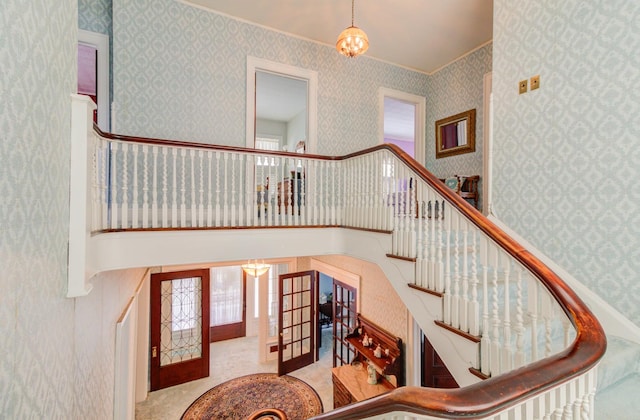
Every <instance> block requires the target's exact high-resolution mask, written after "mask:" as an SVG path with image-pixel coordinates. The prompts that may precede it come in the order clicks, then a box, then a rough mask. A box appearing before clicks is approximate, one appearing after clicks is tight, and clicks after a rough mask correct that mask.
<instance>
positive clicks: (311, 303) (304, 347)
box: [278, 271, 318, 375]
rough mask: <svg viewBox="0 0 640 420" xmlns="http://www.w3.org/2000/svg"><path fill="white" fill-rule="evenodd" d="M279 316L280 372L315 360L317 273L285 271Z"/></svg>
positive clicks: (280, 373) (281, 286) (282, 372)
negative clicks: (287, 272) (286, 272)
mask: <svg viewBox="0 0 640 420" xmlns="http://www.w3.org/2000/svg"><path fill="white" fill-rule="evenodd" d="M279 279H280V287H279V290H280V301H279V319H278V330H279V331H278V332H279V334H278V335H279V337H278V375H286V374H287V373H289V372H293V371H294V370H297V369H300V368H302V367H304V366H307V365H310V364H311V363H313V362H315V361H316V357H317V351H316V347H315V334H316V331H317V322H318V321H317V317H318V315H317V311H316V306H317V302H316V295H317V289H318V272H317V271H304V272H298V273H289V274H282V275H280V276H279Z"/></svg>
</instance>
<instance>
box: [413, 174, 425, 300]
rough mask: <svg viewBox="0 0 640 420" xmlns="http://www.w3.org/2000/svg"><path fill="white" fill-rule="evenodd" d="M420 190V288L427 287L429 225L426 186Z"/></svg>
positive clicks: (418, 277) (418, 252)
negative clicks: (427, 220) (426, 212)
mask: <svg viewBox="0 0 640 420" xmlns="http://www.w3.org/2000/svg"><path fill="white" fill-rule="evenodd" d="M419 185H420V188H419V189H418V206H419V207H418V239H417V240H418V249H417V255H418V258H417V259H416V279H415V284H416V285H418V286H420V287H425V285H426V284H427V280H426V272H425V271H426V266H427V248H428V247H427V243H426V241H427V239H428V237H427V223H426V219H425V208H424V203H425V197H424V195H425V186H424V184H423V183H422V182H421V183H420V184H419Z"/></svg>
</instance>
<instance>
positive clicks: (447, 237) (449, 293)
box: [432, 196, 453, 325]
mask: <svg viewBox="0 0 640 420" xmlns="http://www.w3.org/2000/svg"><path fill="white" fill-rule="evenodd" d="M432 212H433V213H432V214H433V216H432V217H433V218H434V219H435V220H436V223H437V230H436V240H437V244H436V248H435V252H436V258H435V262H436V264H435V270H434V273H438V272H439V271H440V270H438V267H441V266H442V265H443V263H444V295H443V301H442V304H443V312H442V316H443V321H444V322H445V323H446V324H448V325H452V320H451V318H452V314H453V309H452V306H453V303H452V299H453V290H452V287H453V285H452V283H453V281H452V279H451V233H452V232H451V231H452V226H453V220H452V219H453V212H452V211H448V212H447V214H446V215H445V214H444V212H442V213H443V214H440V199H439V197H437V196H436V200H435V201H434V206H433V210H432ZM442 217H444V220H443V219H442ZM445 223H446V225H444V224H445ZM443 225H444V226H445V228H444V232H443ZM443 234H444V237H443ZM443 238H444V240H443ZM443 246H444V247H445V249H444V254H443V252H442V247H443ZM443 258H444V261H443ZM435 275H436V276H437V274H435Z"/></svg>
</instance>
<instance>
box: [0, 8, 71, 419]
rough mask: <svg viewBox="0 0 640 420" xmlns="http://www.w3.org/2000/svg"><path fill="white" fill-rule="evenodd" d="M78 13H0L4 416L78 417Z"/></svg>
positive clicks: (0, 402)
mask: <svg viewBox="0 0 640 420" xmlns="http://www.w3.org/2000/svg"><path fill="white" fill-rule="evenodd" d="M76 8H77V2H76V0H34V1H29V2H24V1H20V0H8V1H4V2H3V4H2V13H0V63H2V71H1V72H0V78H1V81H0V86H2V101H0V103H1V105H0V108H1V110H0V127H1V128H2V129H1V130H0V137H1V139H0V174H1V176H0V192H1V195H2V204H1V205H0V236H1V237H2V239H1V240H0V267H2V274H1V275H0V289H1V290H2V293H0V336H2V340H0V354H2V357H0V418H12V419H17V418H45V417H48V416H54V417H55V414H56V413H58V414H59V416H58V417H68V418H69V417H72V414H73V405H74V402H73V400H74V377H73V376H74V375H73V347H72V346H71V345H72V343H73V339H72V337H73V334H74V325H73V322H72V320H73V317H74V305H73V301H71V300H67V299H65V298H64V290H65V281H66V274H67V261H66V256H67V238H68V224H69V223H68V218H69V209H68V206H69V204H68V200H69V196H68V188H69V181H68V178H69V170H68V166H69V147H68V139H69V135H70V126H69V120H70V107H69V104H70V101H69V94H70V93H71V92H72V91H73V89H74V88H75V87H74V84H75V76H74V69H75V57H76V46H75V42H76V36H77V35H76V32H75V28H76V26H77V25H76ZM52 110H56V111H55V112H53V113H52Z"/></svg>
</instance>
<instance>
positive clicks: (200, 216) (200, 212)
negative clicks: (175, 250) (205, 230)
mask: <svg viewBox="0 0 640 420" xmlns="http://www.w3.org/2000/svg"><path fill="white" fill-rule="evenodd" d="M198 157H199V158H200V189H199V192H200V195H199V200H198V223H197V226H200V227H203V226H206V224H205V221H204V150H202V149H200V150H199V151H198Z"/></svg>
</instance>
